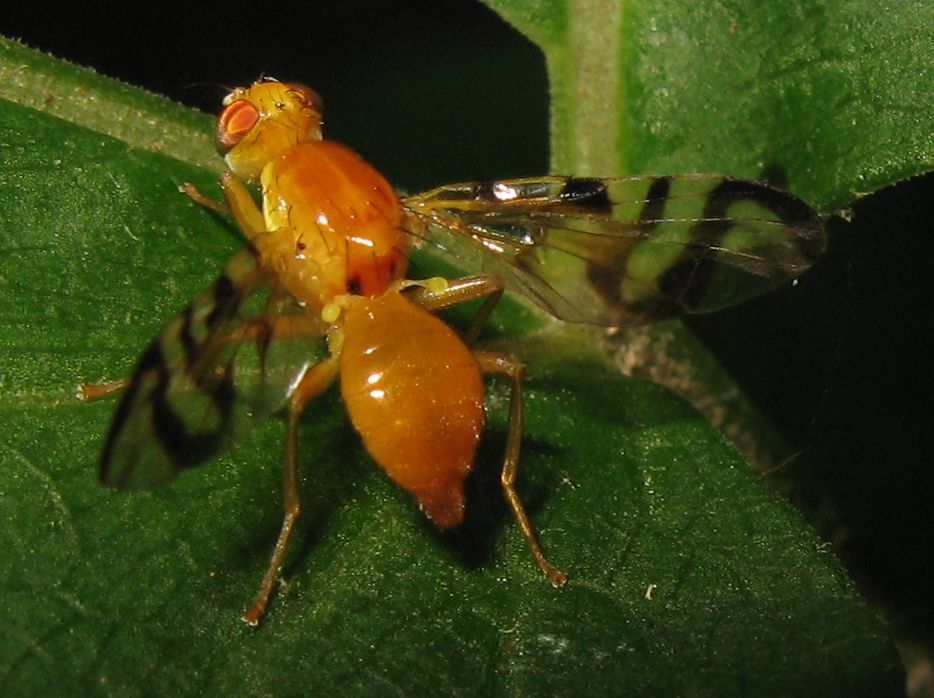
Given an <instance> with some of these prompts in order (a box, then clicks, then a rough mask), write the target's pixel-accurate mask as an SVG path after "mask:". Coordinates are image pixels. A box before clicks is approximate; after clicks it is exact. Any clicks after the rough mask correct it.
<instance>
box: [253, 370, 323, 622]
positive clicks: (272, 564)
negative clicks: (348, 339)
mask: <svg viewBox="0 0 934 698" xmlns="http://www.w3.org/2000/svg"><path fill="white" fill-rule="evenodd" d="M337 368H338V363H337V359H336V358H335V357H333V356H332V357H330V358H328V359H326V360H325V361H323V362H321V363H319V364H317V365H315V366H314V367H313V368H311V369H310V370H309V371H308V372H307V373H306V374H305V375H304V377H303V378H302V380H301V382H300V383H299V384H298V386H297V387H296V388H295V392H293V393H292V397H291V398H290V399H289V426H288V432H287V435H286V441H285V457H284V460H283V464H282V505H283V508H284V509H285V514H284V516H283V518H282V530H281V531H279V537H278V539H276V546H275V547H274V548H273V551H272V557H271V558H270V560H269V567H267V568H266V574H265V575H264V576H263V581H262V582H261V583H260V586H259V591H258V592H257V594H256V598H255V599H253V603H252V605H251V606H250V607H249V608H248V609H247V611H246V613H244V614H243V620H244V621H245V622H247V623H249V624H250V625H258V624H259V622H260V621H261V620H262V618H263V616H264V615H266V609H267V608H268V607H269V599H270V597H271V596H272V592H273V588H274V587H275V585H276V580H277V578H278V577H279V572H280V571H281V570H282V564H283V562H284V561H285V555H286V553H287V552H288V550H289V542H290V541H291V539H292V533H293V532H294V530H295V522H296V521H297V520H298V517H299V514H301V508H302V506H301V499H300V497H299V494H298V464H297V455H298V425H299V421H300V418H301V414H302V410H304V409H305V405H306V404H307V403H308V401H309V400H313V399H314V398H315V397H317V396H318V395H320V394H321V393H322V392H324V391H325V390H326V389H327V388H328V386H330V385H331V383H333V382H334V379H335V377H336V376H337Z"/></svg>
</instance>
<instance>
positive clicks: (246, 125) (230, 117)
mask: <svg viewBox="0 0 934 698" xmlns="http://www.w3.org/2000/svg"><path fill="white" fill-rule="evenodd" d="M257 121H259V110H258V109H257V108H256V107H255V106H253V104H252V103H250V102H248V101H247V100H245V99H238V100H236V101H234V102H231V103H230V104H228V105H227V106H226V107H224V111H222V112H221V115H220V118H219V119H218V121H217V138H216V145H217V151H218V152H219V153H220V154H221V155H226V154H227V153H229V152H230V151H231V150H232V149H233V148H234V147H235V146H236V145H237V144H238V143H239V142H240V141H241V140H243V137H244V136H245V135H246V134H248V133H249V132H250V130H251V129H252V128H253V127H254V126H256V122H257Z"/></svg>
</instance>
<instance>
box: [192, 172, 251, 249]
mask: <svg viewBox="0 0 934 698" xmlns="http://www.w3.org/2000/svg"><path fill="white" fill-rule="evenodd" d="M221 187H222V188H223V190H224V198H225V199H226V204H224V203H221V202H220V201H215V200H214V199H212V198H210V197H207V196H205V195H204V194H202V193H201V192H200V191H198V189H197V187H195V185H194V184H192V183H191V182H185V183H184V184H183V185H181V186H180V187H179V189H180V190H181V191H182V192H183V193H185V194H187V195H188V197H189V198H190V199H191V200H192V201H194V202H195V203H196V204H199V205H201V206H204V207H205V208H208V209H210V210H212V211H214V212H215V213H218V214H220V215H222V216H232V217H233V219H234V222H235V223H236V224H237V227H239V228H240V230H241V231H243V234H244V235H245V236H246V238H247V240H252V239H253V238H255V237H256V236H257V235H261V234H263V233H265V232H266V221H265V219H264V218H263V212H262V211H260V209H259V206H257V205H256V201H255V200H254V199H253V195H252V194H251V193H250V190H249V189H247V188H246V186H244V184H243V182H241V181H240V180H239V179H237V177H236V176H235V175H234V174H233V173H232V172H225V173H224V174H222V175H221Z"/></svg>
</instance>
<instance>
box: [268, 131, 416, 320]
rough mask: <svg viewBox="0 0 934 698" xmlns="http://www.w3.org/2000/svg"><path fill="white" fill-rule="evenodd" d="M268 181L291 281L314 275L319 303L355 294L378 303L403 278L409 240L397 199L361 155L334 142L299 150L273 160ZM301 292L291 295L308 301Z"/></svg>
mask: <svg viewBox="0 0 934 698" xmlns="http://www.w3.org/2000/svg"><path fill="white" fill-rule="evenodd" d="M261 181H262V186H263V215H264V217H265V219H266V228H267V230H270V231H279V232H276V233H275V234H276V235H277V236H280V235H284V236H286V237H288V239H287V240H284V241H280V244H281V245H282V249H283V254H282V255H280V256H281V257H282V266H283V267H285V275H286V276H287V277H288V276H289V274H292V275H293V276H294V277H295V278H301V277H303V276H304V277H307V276H308V275H309V273H313V274H315V275H316V277H315V283H316V284H318V285H319V286H320V288H321V290H320V292H318V294H319V298H318V299H317V300H320V301H321V302H325V303H326V302H328V301H329V300H330V298H331V297H333V296H334V295H340V294H344V293H348V292H349V293H359V294H363V295H365V296H378V295H381V294H382V293H384V292H385V291H386V289H387V288H388V287H389V285H390V284H391V283H392V282H393V281H395V280H397V279H400V278H402V276H403V275H404V273H405V267H406V256H405V251H406V237H405V234H404V233H403V232H402V230H401V229H400V225H401V223H402V208H401V206H400V204H399V200H398V197H396V194H395V191H394V190H393V188H392V187H391V186H390V185H389V183H388V182H387V181H386V179H385V178H384V177H383V176H382V175H381V174H380V173H379V172H377V171H376V170H375V169H373V167H372V166H370V165H369V163H367V162H366V161H365V160H363V158H361V157H360V156H359V155H357V154H356V153H355V152H353V151H352V150H350V149H349V148H347V147H346V146H343V145H341V144H340V143H335V142H333V141H307V142H303V143H299V144H297V145H294V146H292V147H291V148H289V149H287V150H285V151H284V152H283V153H281V154H280V155H279V156H277V157H276V158H274V159H273V160H271V161H270V162H269V164H268V165H267V166H266V168H264V170H263V173H262V176H261ZM303 265H304V266H310V267H311V268H312V272H308V270H307V269H302V267H303ZM280 271H281V270H280ZM299 283H301V282H299ZM286 286H287V287H288V286H289V284H288V283H286ZM290 290H293V289H291V288H290ZM299 291H300V292H299V293H296V292H294V290H293V293H292V295H294V296H296V297H297V298H299V299H300V300H305V298H303V296H304V295H306V294H305V293H302V292H301V289H299Z"/></svg>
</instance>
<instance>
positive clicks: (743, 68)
mask: <svg viewBox="0 0 934 698" xmlns="http://www.w3.org/2000/svg"><path fill="white" fill-rule="evenodd" d="M487 4H489V5H490V6H491V7H493V8H495V9H497V10H498V11H499V12H500V13H502V14H503V16H504V17H506V18H507V19H508V20H509V21H510V22H511V23H512V24H513V25H514V26H516V27H517V28H518V29H519V30H520V31H522V32H523V33H525V34H527V35H528V36H530V37H532V38H533V39H534V40H536V41H537V42H538V43H539V44H540V45H541V46H542V47H543V49H544V51H545V57H546V60H547V63H548V74H549V79H550V82H551V97H552V165H553V170H554V171H556V172H568V173H570V172H573V173H574V174H589V175H605V174H606V173H608V172H611V173H616V174H619V173H658V174H671V173H675V172H678V173H683V172H716V173H725V174H731V175H734V176H737V177H748V178H756V177H759V176H761V175H762V173H763V171H765V170H766V169H769V170H774V169H776V168H780V169H781V170H784V172H786V173H787V175H788V184H789V188H790V190H791V191H793V192H795V193H796V194H798V195H799V196H801V197H803V198H804V199H805V200H806V201H808V202H809V203H810V204H811V205H812V206H814V208H816V209H817V210H819V211H821V212H824V213H834V212H836V211H837V210H839V209H840V208H842V207H843V206H846V205H847V204H849V203H851V202H852V201H853V200H854V199H855V198H857V196H861V195H864V194H867V193H869V192H871V191H875V190H877V189H881V188H882V187H884V186H886V185H889V184H892V183H894V182H897V181H899V180H901V179H905V178H907V177H910V176H912V175H915V174H918V173H920V172H925V171H928V170H931V169H934V115H932V110H931V108H930V105H931V74H930V56H931V54H932V51H934V45H932V44H934V36H932V33H931V31H930V27H931V26H934V5H932V4H931V3H929V2H925V1H924V0H887V1H885V2H882V3H879V2H869V1H868V0H858V1H856V2H852V1H848V2H841V1H840V0H824V1H820V0H793V1H791V2H781V3H753V2H723V1H722V0H707V1H704V2H691V3H684V2H662V3H659V2H625V3H623V2H604V1H603V0H569V1H568V2H555V3H546V4H542V3H528V2H524V1H522V0H488V2H487ZM545 8H547V9H545Z"/></svg>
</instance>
